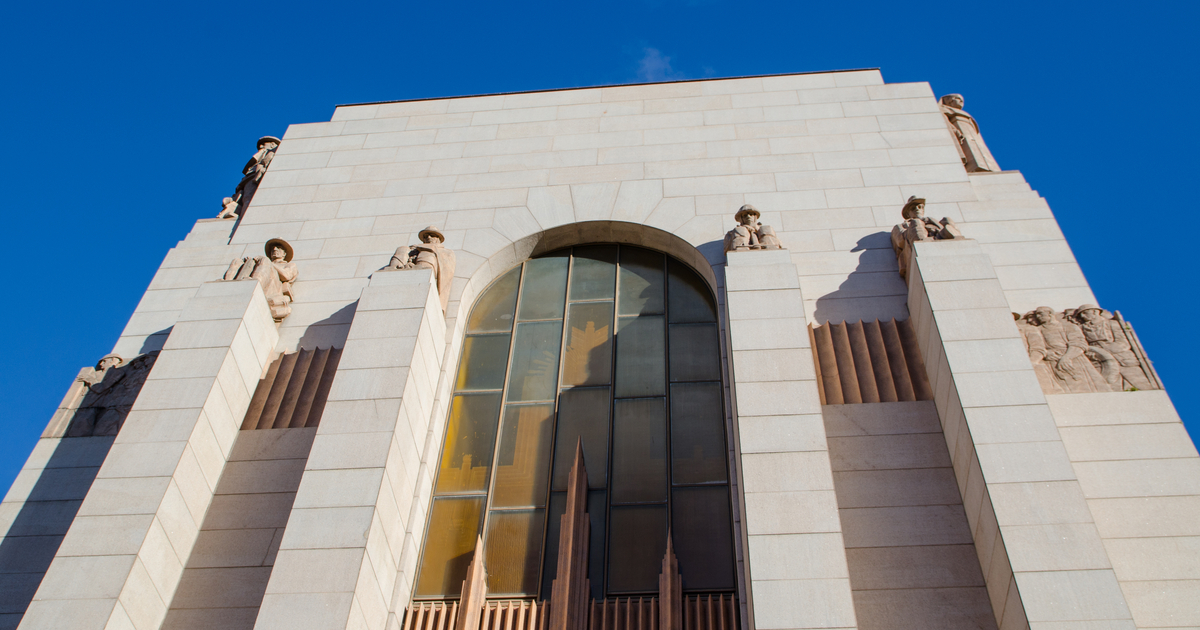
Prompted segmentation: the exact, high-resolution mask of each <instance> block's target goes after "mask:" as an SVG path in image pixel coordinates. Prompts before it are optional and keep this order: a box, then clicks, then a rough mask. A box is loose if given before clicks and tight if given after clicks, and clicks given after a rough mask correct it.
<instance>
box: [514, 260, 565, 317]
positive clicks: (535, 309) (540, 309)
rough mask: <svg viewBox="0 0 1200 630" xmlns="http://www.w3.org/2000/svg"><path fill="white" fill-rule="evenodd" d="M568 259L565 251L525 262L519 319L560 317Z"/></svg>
mask: <svg viewBox="0 0 1200 630" xmlns="http://www.w3.org/2000/svg"><path fill="white" fill-rule="evenodd" d="M569 260H570V258H569V257H568V255H567V254H566V253H557V254H550V255H548V256H545V257H542V258H535V259H533V260H530V261H529V262H527V263H525V277H524V278H523V279H522V282H521V308H520V312H519V314H520V318H519V319H521V320H529V319H559V318H562V315H563V302H564V301H565V300H564V298H565V297H566V295H567V263H568V261H569Z"/></svg>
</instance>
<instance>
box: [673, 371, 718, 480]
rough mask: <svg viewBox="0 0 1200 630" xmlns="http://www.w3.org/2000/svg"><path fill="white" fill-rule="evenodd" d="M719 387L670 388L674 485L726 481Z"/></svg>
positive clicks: (696, 384) (690, 386)
mask: <svg viewBox="0 0 1200 630" xmlns="http://www.w3.org/2000/svg"><path fill="white" fill-rule="evenodd" d="M724 416H725V413H724V409H723V408H722V406H721V384H720V383H695V384H692V383H689V384H681V385H672V386H671V483H673V484H683V483H711V482H721V481H725V480H726V476H725V426H724V425H725V423H724V422H723V418H724Z"/></svg>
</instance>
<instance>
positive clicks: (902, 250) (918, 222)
mask: <svg viewBox="0 0 1200 630" xmlns="http://www.w3.org/2000/svg"><path fill="white" fill-rule="evenodd" d="M900 215H901V216H902V217H904V221H903V222H902V223H898V224H896V225H895V226H893V227H892V249H894V250H895V251H896V259H897V261H899V264H900V276H901V277H908V260H909V258H910V257H911V252H910V251H909V250H910V249H911V245H912V243H915V242H917V241H948V240H962V239H965V238H966V237H965V236H963V234H962V232H961V231H960V230H959V229H958V226H957V225H955V224H954V221H952V220H951V219H950V218H949V217H942V218H941V220H940V221H939V220H935V219H931V218H929V217H927V216H925V199H923V198H921V197H916V196H913V197H909V198H908V203H905V204H904V208H903V209H901V210H900Z"/></svg>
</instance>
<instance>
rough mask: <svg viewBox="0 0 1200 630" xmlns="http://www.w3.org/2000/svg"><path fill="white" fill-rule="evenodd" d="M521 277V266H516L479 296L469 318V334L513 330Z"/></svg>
mask: <svg viewBox="0 0 1200 630" xmlns="http://www.w3.org/2000/svg"><path fill="white" fill-rule="evenodd" d="M520 279H521V268H520V267H514V268H513V269H512V271H509V272H508V273H506V274H504V275H503V276H500V279H498V280H496V281H495V282H493V283H492V286H490V287H488V288H487V289H486V290H485V291H484V292H483V295H481V296H479V301H478V302H476V303H475V308H474V309H472V310H471V317H470V318H469V319H468V320H467V333H468V334H470V333H477V332H509V331H511V330H512V325H513V311H514V310H515V309H516V308H517V282H518V281H519V280H520Z"/></svg>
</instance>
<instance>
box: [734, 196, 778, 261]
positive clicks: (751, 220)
mask: <svg viewBox="0 0 1200 630" xmlns="http://www.w3.org/2000/svg"><path fill="white" fill-rule="evenodd" d="M760 216H762V215H761V214H760V213H759V211H758V209H757V208H755V207H754V206H752V205H750V204H746V205H744V206H742V207H741V208H740V209H739V210H738V211H737V213H736V214H734V215H733V219H734V220H735V221H737V223H738V225H737V227H735V228H733V229H732V230H730V231H729V232H727V233H726V234H725V251H726V252H745V251H750V250H752V249H783V243H781V242H779V237H778V236H776V235H775V230H774V228H772V227H771V226H769V225H763V224H762V223H759V221H758V218H759V217H760Z"/></svg>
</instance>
